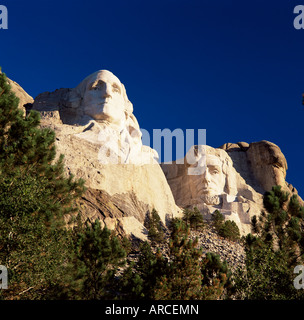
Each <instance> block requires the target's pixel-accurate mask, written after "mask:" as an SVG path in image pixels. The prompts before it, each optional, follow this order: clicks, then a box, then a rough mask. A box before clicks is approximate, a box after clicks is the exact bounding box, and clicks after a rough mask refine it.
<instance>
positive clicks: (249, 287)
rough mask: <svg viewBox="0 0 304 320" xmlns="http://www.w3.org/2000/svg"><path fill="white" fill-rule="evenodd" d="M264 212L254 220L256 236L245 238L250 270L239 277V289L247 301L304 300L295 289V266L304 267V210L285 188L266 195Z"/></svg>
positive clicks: (237, 281)
mask: <svg viewBox="0 0 304 320" xmlns="http://www.w3.org/2000/svg"><path fill="white" fill-rule="evenodd" d="M263 203H264V207H265V210H266V211H263V212H262V214H261V216H260V217H259V219H257V218H256V217H255V218H253V219H252V224H253V230H254V231H255V232H256V234H255V235H252V234H249V235H247V237H246V238H245V242H244V245H245V251H246V259H245V262H246V270H245V271H239V273H238V276H236V287H237V288H238V294H239V296H240V297H241V298H246V299H267V300H270V299H303V298H304V296H303V293H302V292H301V291H300V290H296V289H295V288H294V287H293V279H294V277H295V275H294V274H293V270H294V267H295V266H296V265H298V264H303V260H304V259H303V258H304V257H303V253H304V250H303V249H304V247H303V244H304V240H303V239H304V223H303V216H302V212H303V210H304V209H303V208H302V207H301V206H300V205H299V203H298V200H297V199H296V197H295V196H292V197H290V198H289V195H288V193H287V192H284V191H283V190H282V188H281V186H274V187H273V188H272V190H271V191H269V192H266V193H265V194H264V198H263Z"/></svg>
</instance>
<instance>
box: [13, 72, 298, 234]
mask: <svg viewBox="0 0 304 320" xmlns="http://www.w3.org/2000/svg"><path fill="white" fill-rule="evenodd" d="M9 81H10V84H11V86H12V89H13V91H14V92H15V93H16V95H17V96H18V97H19V99H20V106H19V107H20V108H23V109H24V112H26V110H27V111H28V110H29V109H30V108H32V109H33V110H37V111H39V112H40V114H41V126H42V127H50V128H52V129H53V130H54V131H55V133H56V147H57V155H58V156H59V155H60V154H64V155H65V166H66V173H67V175H69V174H74V175H75V176H76V177H77V178H83V179H85V181H86V187H87V191H86V193H85V194H84V195H83V197H82V198H81V199H80V200H79V208H80V212H81V213H82V217H83V220H87V219H89V220H90V221H93V220H95V219H96V218H98V219H100V220H101V221H102V222H103V223H104V224H105V225H107V227H108V228H110V229H115V230H117V231H118V233H119V234H121V235H131V236H134V237H136V238H139V239H142V240H145V239H146V238H147V230H146V229H145V227H144V220H145V217H146V215H147V213H148V212H149V211H151V210H152V209H153V208H155V209H156V210H157V211H158V213H159V215H160V217H161V220H162V221H163V223H164V224H166V223H167V222H168V221H169V219H170V218H172V217H181V216H182V209H183V208H193V207H197V208H198V209H199V210H200V211H201V212H202V214H203V215H204V217H205V219H207V220H208V219H210V218H211V216H212V214H213V212H214V211H215V210H216V209H218V210H219V211H220V212H221V213H223V214H224V216H225V218H226V219H230V220H234V221H235V222H236V223H237V225H238V226H239V228H240V231H241V233H242V234H246V233H248V232H250V231H251V230H250V220H251V217H252V216H253V215H259V214H260V212H261V210H262V208H263V201H262V197H263V194H264V192H265V191H267V190H270V189H271V187H272V186H273V185H281V186H282V187H283V189H284V190H286V191H288V192H289V193H295V194H297V191H296V190H295V188H293V186H292V185H290V184H288V183H287V182H286V181H285V178H286V170H287V161H286V159H285V157H284V155H283V153H282V152H281V150H280V148H279V147H278V146H276V145H275V144H273V143H271V142H268V141H260V142H253V143H250V144H248V143H246V142H239V143H226V144H224V145H223V146H221V147H220V148H212V147H209V146H193V147H192V148H191V149H190V150H189V151H188V153H187V154H186V155H185V158H184V159H183V161H175V162H173V163H171V164H161V165H159V164H158V155H157V152H156V151H155V150H153V149H151V148H150V147H148V146H144V145H143V144H142V139H141V136H142V134H141V131H140V128H139V124H138V122H137V119H136V117H135V115H134V114H133V105H132V103H131V102H130V101H129V99H128V97H127V93H126V89H125V87H124V85H123V84H122V83H121V82H120V80H119V79H118V78H117V77H115V76H114V75H113V74H112V73H111V72H109V71H106V70H100V71H97V72H95V73H93V74H91V75H90V76H88V77H87V78H85V79H84V80H83V81H82V82H80V84H79V85H78V86H77V87H76V88H72V89H58V90H56V91H54V92H44V93H41V94H40V95H38V96H37V97H36V98H35V100H33V99H32V98H31V97H30V96H29V95H28V94H27V93H26V92H25V91H24V90H23V89H22V88H21V87H20V86H19V85H18V84H16V83H15V82H13V81H11V80H9ZM299 200H300V202H301V203H302V204H303V201H302V199H301V198H300V197H299Z"/></svg>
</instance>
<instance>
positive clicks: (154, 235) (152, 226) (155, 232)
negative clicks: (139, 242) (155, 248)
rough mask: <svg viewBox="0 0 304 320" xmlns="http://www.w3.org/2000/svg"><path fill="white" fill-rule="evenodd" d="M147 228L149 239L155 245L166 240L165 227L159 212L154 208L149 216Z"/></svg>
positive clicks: (146, 222) (146, 223)
mask: <svg viewBox="0 0 304 320" xmlns="http://www.w3.org/2000/svg"><path fill="white" fill-rule="evenodd" d="M145 226H146V228H147V229H148V237H149V239H150V240H151V241H152V243H153V244H155V243H162V242H163V241H164V238H165V232H164V226H163V224H162V221H161V219H160V216H159V214H158V212H157V211H156V210H155V209H154V208H153V209H152V211H151V213H149V214H148V216H147V218H146V221H145Z"/></svg>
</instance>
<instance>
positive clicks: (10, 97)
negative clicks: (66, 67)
mask: <svg viewBox="0 0 304 320" xmlns="http://www.w3.org/2000/svg"><path fill="white" fill-rule="evenodd" d="M39 119H40V118H39V114H38V113H37V112H31V113H30V114H29V115H28V116H27V117H24V115H23V113H22V112H21V111H20V110H19V109H18V99H17V98H16V97H15V95H14V93H13V92H12V91H11V88H10V86H9V84H8V80H7V78H6V76H5V74H4V73H0V264H1V265H5V266H6V267H7V268H8V272H9V289H8V290H5V291H4V290H3V291H1V294H2V297H3V298H6V299H46V298H55V297H58V296H59V295H60V293H59V292H60V290H59V288H58V286H61V284H60V280H59V279H61V278H62V277H63V274H64V267H65V265H66V263H67V260H68V259H69V252H70V244H71V242H70V233H69V231H68V230H67V229H64V228H63V226H64V225H65V218H66V217H67V214H68V213H72V212H74V211H75V210H76V207H75V205H74V200H75V199H76V198H77V197H79V196H80V195H81V194H82V192H83V191H84V186H83V185H84V182H83V181H82V180H77V181H75V180H74V179H73V176H70V177H68V178H67V177H65V176H64V173H63V172H64V171H63V169H64V167H63V156H61V157H60V158H59V160H57V161H54V159H55V156H56V153H55V147H54V140H55V135H54V132H53V131H51V130H49V129H40V128H39V121H40V120H39ZM56 287H57V289H58V290H57V289H56V290H55V288H56Z"/></svg>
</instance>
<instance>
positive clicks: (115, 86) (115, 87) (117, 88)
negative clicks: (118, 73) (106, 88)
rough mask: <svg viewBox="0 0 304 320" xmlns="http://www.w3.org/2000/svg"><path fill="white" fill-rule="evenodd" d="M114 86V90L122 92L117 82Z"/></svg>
mask: <svg viewBox="0 0 304 320" xmlns="http://www.w3.org/2000/svg"><path fill="white" fill-rule="evenodd" d="M112 88H113V92H118V93H120V88H119V87H118V85H117V84H113V86H112Z"/></svg>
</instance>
